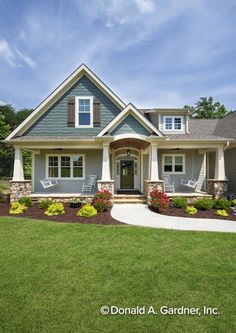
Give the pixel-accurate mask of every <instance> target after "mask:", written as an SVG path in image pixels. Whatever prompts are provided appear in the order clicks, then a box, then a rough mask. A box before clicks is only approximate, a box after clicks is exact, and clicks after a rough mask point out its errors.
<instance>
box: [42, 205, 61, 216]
mask: <svg viewBox="0 0 236 333" xmlns="http://www.w3.org/2000/svg"><path fill="white" fill-rule="evenodd" d="M44 214H46V215H48V216H53V215H61V214H65V210H64V206H63V203H62V202H53V203H51V204H50V205H49V206H48V208H47V210H46V211H45V212H44Z"/></svg>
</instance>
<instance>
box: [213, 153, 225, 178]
mask: <svg viewBox="0 0 236 333" xmlns="http://www.w3.org/2000/svg"><path fill="white" fill-rule="evenodd" d="M215 179H218V180H225V179H226V177H225V158H224V148H223V147H219V148H217V150H216V161H215Z"/></svg>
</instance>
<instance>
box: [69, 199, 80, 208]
mask: <svg viewBox="0 0 236 333" xmlns="http://www.w3.org/2000/svg"><path fill="white" fill-rule="evenodd" d="M81 205H82V201H81V200H80V199H79V198H73V199H72V200H70V207H72V208H78V207H80V206H81Z"/></svg>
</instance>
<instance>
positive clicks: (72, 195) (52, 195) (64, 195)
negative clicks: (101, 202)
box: [30, 193, 95, 198]
mask: <svg viewBox="0 0 236 333" xmlns="http://www.w3.org/2000/svg"><path fill="white" fill-rule="evenodd" d="M94 194H95V193H31V194H30V197H31V198H80V197H81V198H84V197H86V198H90V197H91V198H92V197H94Z"/></svg>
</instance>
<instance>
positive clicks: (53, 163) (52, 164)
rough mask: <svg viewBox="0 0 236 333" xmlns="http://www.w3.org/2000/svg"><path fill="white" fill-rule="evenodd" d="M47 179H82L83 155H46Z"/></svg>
mask: <svg viewBox="0 0 236 333" xmlns="http://www.w3.org/2000/svg"><path fill="white" fill-rule="evenodd" d="M46 175H47V178H61V179H75V178H84V155H48V156H47V170H46Z"/></svg>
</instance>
